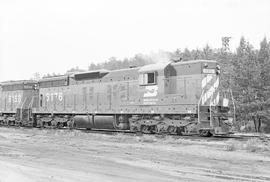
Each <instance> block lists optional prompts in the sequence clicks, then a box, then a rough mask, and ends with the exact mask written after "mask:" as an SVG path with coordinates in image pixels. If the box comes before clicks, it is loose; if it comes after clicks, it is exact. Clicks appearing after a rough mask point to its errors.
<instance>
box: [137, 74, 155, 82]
mask: <svg viewBox="0 0 270 182" xmlns="http://www.w3.org/2000/svg"><path fill="white" fill-rule="evenodd" d="M139 82H140V85H151V84H155V83H156V75H155V72H151V73H142V74H140V76H139Z"/></svg>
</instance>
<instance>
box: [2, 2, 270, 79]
mask: <svg viewBox="0 0 270 182" xmlns="http://www.w3.org/2000/svg"><path fill="white" fill-rule="evenodd" d="M222 36H231V37H232V40H231V43H230V46H231V49H232V50H233V49H234V48H235V47H236V46H237V45H238V43H239V39H240V37H241V36H245V37H246V38H247V39H248V41H250V42H251V43H252V44H253V45H254V46H255V47H258V46H259V43H260V41H261V40H262V39H263V37H264V36H266V37H267V38H268V40H269V37H270V1H269V0H242V1H241V0H133V1H131V0H43V1H41V0H0V81H4V80H13V79H29V78H30V77H33V73H35V72H39V73H40V74H41V75H43V74H46V73H53V72H55V73H64V72H65V71H66V70H68V69H70V68H72V67H76V66H79V67H80V68H85V69H86V68H87V66H88V65H90V63H91V62H94V63H97V62H103V61H105V60H107V59H108V58H109V57H112V56H115V57H117V58H121V59H122V58H124V57H132V56H134V55H135V54H136V53H150V52H152V51H153V52H156V51H158V50H166V51H173V50H176V49H177V48H180V49H182V50H183V49H184V48H186V47H187V48H190V49H193V48H202V47H204V46H205V45H206V44H209V45H210V46H211V47H213V48H218V47H221V37H222Z"/></svg>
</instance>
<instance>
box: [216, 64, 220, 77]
mask: <svg viewBox="0 0 270 182" xmlns="http://www.w3.org/2000/svg"><path fill="white" fill-rule="evenodd" d="M216 74H217V75H219V74H220V66H219V65H217V66H216Z"/></svg>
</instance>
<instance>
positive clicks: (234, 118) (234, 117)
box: [229, 89, 236, 122]
mask: <svg viewBox="0 0 270 182" xmlns="http://www.w3.org/2000/svg"><path fill="white" fill-rule="evenodd" d="M229 90H230V94H231V98H232V103H233V120H234V122H236V114H235V113H236V112H235V110H236V109H235V102H234V98H233V94H232V89H229Z"/></svg>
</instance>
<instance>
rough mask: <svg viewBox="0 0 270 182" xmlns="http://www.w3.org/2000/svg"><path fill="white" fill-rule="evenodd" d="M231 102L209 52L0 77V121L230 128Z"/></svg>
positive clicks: (150, 129) (144, 128)
mask: <svg viewBox="0 0 270 182" xmlns="http://www.w3.org/2000/svg"><path fill="white" fill-rule="evenodd" d="M232 106H233V99H232V95H231V94H230V92H227V91H224V90H223V89H221V87H220V67H219V65H218V63H217V62H216V61H214V60H191V61H185V62H166V63H155V64H151V65H146V66H142V67H131V68H127V69H120V70H112V71H110V70H105V69H101V70H94V71H87V72H79V73H72V74H69V75H62V76H55V77H50V78H43V79H40V80H38V81H33V80H22V81H9V82H2V83H0V123H1V124H2V125H16V126H32V127H50V128H62V127H66V128H83V129H103V130H127V131H132V132H143V133H168V134H178V135H182V134H189V133H198V134H200V135H202V136H211V135H213V134H214V135H216V134H228V133H230V132H231V129H232V124H233V122H234V117H233V113H234V110H233V107H232Z"/></svg>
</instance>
